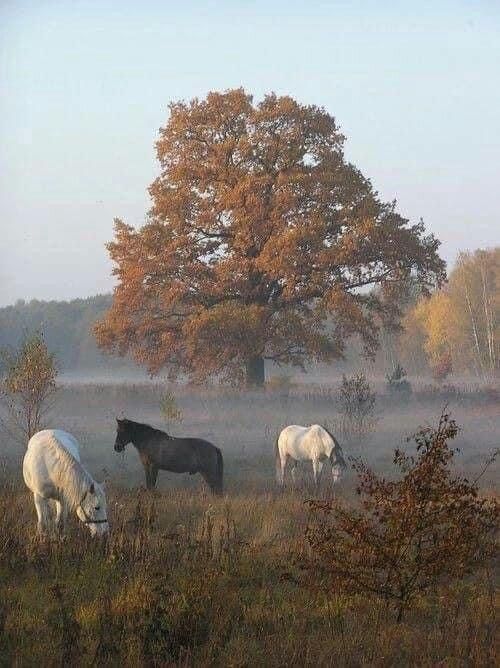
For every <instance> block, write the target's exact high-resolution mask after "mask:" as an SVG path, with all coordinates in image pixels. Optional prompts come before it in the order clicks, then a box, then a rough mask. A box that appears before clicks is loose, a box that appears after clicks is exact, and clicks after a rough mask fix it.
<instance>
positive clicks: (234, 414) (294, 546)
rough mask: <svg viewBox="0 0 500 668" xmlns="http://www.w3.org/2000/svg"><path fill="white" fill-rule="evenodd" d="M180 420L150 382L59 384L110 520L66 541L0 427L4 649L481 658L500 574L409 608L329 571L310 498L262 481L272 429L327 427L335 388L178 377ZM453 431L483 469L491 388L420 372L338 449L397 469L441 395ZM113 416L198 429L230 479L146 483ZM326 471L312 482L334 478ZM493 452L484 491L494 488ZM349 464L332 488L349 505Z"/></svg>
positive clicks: (105, 655) (105, 658)
mask: <svg viewBox="0 0 500 668" xmlns="http://www.w3.org/2000/svg"><path fill="white" fill-rule="evenodd" d="M172 389H173V391H174V393H175V397H176V401H177V406H178V408H179V409H180V411H181V412H182V422H178V423H175V424H172V425H168V424H166V422H165V419H164V418H163V417H162V415H161V412H160V408H159V406H160V400H161V397H162V394H163V392H164V388H162V386H160V385H156V384H153V383H141V384H133V383H127V384H116V385H113V384H102V385H96V384H85V383H82V384H76V383H75V384H71V385H66V386H63V387H62V388H61V389H60V390H59V393H58V396H57V404H56V408H55V410H54V413H53V415H52V418H51V420H50V426H54V427H57V428H62V429H65V430H67V431H69V432H71V433H72V434H74V435H75V436H76V438H77V439H78V440H79V441H80V443H81V455H82V461H83V462H84V464H85V465H86V466H87V467H88V468H89V470H90V471H91V472H92V474H93V475H94V477H95V478H96V479H98V480H100V479H102V478H103V477H104V476H105V477H106V478H107V479H108V483H107V496H108V515H109V520H110V523H111V535H110V537H109V539H108V540H107V541H106V542H98V541H93V540H91V538H90V536H88V535H87V533H86V532H85V530H84V529H83V528H82V527H81V526H79V525H78V524H79V523H77V522H76V521H75V520H74V519H73V520H72V521H70V523H69V530H68V533H67V536H66V537H65V539H64V540H63V541H55V540H54V541H51V542H45V543H40V542H39V541H38V539H37V537H36V532H35V527H36V521H35V510H34V506H33V501H32V496H31V495H30V494H29V493H28V491H27V490H26V488H25V487H24V484H23V481H22V473H21V462H22V457H23V447H22V446H21V445H20V444H15V443H12V442H10V441H9V439H8V437H7V436H6V435H3V436H2V446H1V451H0V456H1V467H2V468H1V474H0V475H1V491H0V633H1V635H0V642H1V649H0V665H6V666H7V665H14V666H31V665H33V666H35V665H53V666H61V665H65V666H67V665H84V666H87V665H88V666H90V665H127V666H129V665H130V666H136V665H151V666H155V665H185V666H191V665H214V666H217V665H221V666H222V665H224V666H259V665H269V666H285V665H287V666H290V665H292V666H319V665H321V666H330V665H332V666H344V665H345V666H363V665H376V666H395V665H398V666H400V665H423V666H435V665H441V666H469V665H470V666H489V665H491V666H493V665H495V663H496V657H495V651H494V648H495V619H494V613H495V607H496V600H495V590H494V580H495V573H493V572H491V571H490V570H479V571H478V572H476V573H474V574H472V575H471V576H470V577H468V578H467V579H465V580H463V581H460V582H459V583H458V584H457V583H455V584H452V585H449V586H446V587H442V588H440V589H439V590H436V591H432V592H430V593H428V594H426V595H422V596H420V597H418V599H417V600H416V602H415V605H414V606H413V607H412V609H411V610H409V611H408V613H407V615H406V616H405V617H404V619H403V621H402V622H400V623H396V621H395V616H394V613H393V610H392V609H391V606H387V605H385V603H383V602H381V601H380V600H378V599H376V598H372V597H371V596H369V595H367V594H364V595H360V594H352V593H346V592H344V591H342V590H341V589H339V588H335V587H332V586H331V584H330V582H329V580H328V578H326V577H324V576H323V575H322V574H321V572H319V571H317V570H315V569H314V568H313V567H312V566H311V563H312V562H311V548H310V547H309V545H308V543H307V541H306V539H305V535H304V533H305V530H306V527H307V525H308V523H309V522H310V521H311V517H310V514H309V510H308V507H307V505H306V503H305V501H306V500H307V499H309V498H311V497H312V496H313V495H314V491H313V489H312V486H311V475H310V471H309V470H308V469H307V470H304V472H303V475H302V477H301V480H300V484H299V486H298V488H297V489H292V487H291V483H290V481H289V482H288V485H287V487H286V489H285V491H284V492H280V491H278V490H277V488H276V485H275V480H274V441H275V439H276V436H277V434H278V432H279V430H280V429H281V428H282V427H284V426H285V425H287V424H293V423H296V424H311V423H315V422H318V423H321V424H328V425H329V427H330V428H331V429H332V430H333V431H335V429H336V427H337V425H338V419H339V416H338V409H337V405H336V400H335V396H336V388H333V387H328V386H316V385H310V386H305V385H300V386H291V387H288V386H284V387H280V386H278V387H275V388H273V389H267V390H263V391H260V392H258V391H255V392H245V391H240V390H235V389H232V388H221V387H208V388H193V387H184V386H182V387H181V386H179V387H175V386H173V387H172ZM445 406H446V410H448V411H450V412H451V414H452V415H453V417H454V418H455V419H456V420H457V422H458V424H459V425H460V426H461V427H462V430H461V432H460V434H459V436H458V438H457V439H456V441H455V443H454V445H456V447H458V448H460V453H459V454H458V456H457V459H456V467H457V469H458V470H459V472H461V473H463V474H465V475H466V476H469V477H470V478H474V477H475V476H477V475H479V474H480V472H481V470H482V468H483V465H484V462H485V461H486V459H487V458H488V455H489V454H490V453H491V451H492V450H493V449H494V448H495V446H498V434H499V433H500V411H499V400H498V393H497V392H496V391H495V390H492V389H487V388H476V387H469V388H467V387H463V388H461V389H459V390H456V391H453V390H450V389H448V390H447V389H441V390H439V389H436V388H434V389H432V388H429V387H427V388H423V387H422V388H420V389H419V388H415V391H414V393H413V395H412V396H411V397H409V398H407V399H405V400H399V399H396V398H389V397H388V396H385V395H384V394H383V393H382V392H380V393H379V395H378V398H377V403H376V407H375V415H376V418H377V420H376V424H375V427H374V430H373V431H372V432H371V433H367V434H366V435H365V436H363V437H362V438H361V439H357V438H351V439H344V440H343V441H342V445H343V448H344V454H345V455H346V456H347V457H349V456H361V457H362V458H363V459H364V460H365V461H367V462H368V463H369V464H370V465H371V466H373V467H374V469H375V470H376V471H377V472H379V473H380V472H385V473H387V475H388V476H390V475H391V472H392V470H393V469H392V454H393V450H394V449H395V448H397V447H404V448H406V447H409V448H412V447H413V445H412V444H411V443H409V444H407V443H406V437H407V436H408V435H411V434H412V433H413V432H415V431H416V430H417V429H418V427H419V426H420V425H424V424H435V423H436V422H437V420H438V419H439V415H440V414H441V412H442V410H443V409H444V408H445ZM116 417H128V418H131V419H134V420H138V421H142V422H147V423H150V424H152V425H154V426H157V427H158V428H160V429H164V430H166V431H168V432H171V433H173V434H176V435H191V436H199V437H201V438H205V439H208V440H210V441H212V442H213V443H215V444H216V445H218V446H219V447H220V448H221V449H222V452H223V455H224V465H225V494H224V496H223V497H222V498H216V497H213V496H211V495H210V494H209V493H208V492H207V489H206V488H205V486H204V483H203V481H202V480H201V478H200V477H199V476H198V475H194V476H189V475H187V474H186V475H175V474H168V473H165V472H160V474H159V481H158V489H157V490H156V491H153V492H151V491H146V490H145V489H144V474H143V471H142V467H141V464H140V461H139V458H138V456H137V452H136V451H135V449H134V447H133V446H132V445H128V446H127V448H126V450H125V453H124V454H123V455H119V454H117V453H115V452H114V451H113V443H114V438H115V431H116V423H115V418H116ZM328 473H329V472H327V471H326V470H325V471H324V472H323V480H322V488H321V492H320V494H321V496H323V497H329V496H331V494H332V489H331V485H330V478H329V475H328ZM497 480H498V465H497V464H496V463H495V464H494V465H493V466H492V467H490V468H489V469H488V470H487V471H486V473H485V474H484V475H483V476H482V478H481V491H482V492H483V493H485V494H488V495H497V494H498V486H497ZM355 487H356V476H355V474H354V472H353V471H352V470H349V472H348V473H347V474H346V476H345V477H344V478H343V479H342V480H341V481H340V483H339V484H338V485H337V486H336V487H335V494H336V495H337V497H340V498H342V499H344V500H345V501H346V502H347V503H349V504H355V503H356V494H355Z"/></svg>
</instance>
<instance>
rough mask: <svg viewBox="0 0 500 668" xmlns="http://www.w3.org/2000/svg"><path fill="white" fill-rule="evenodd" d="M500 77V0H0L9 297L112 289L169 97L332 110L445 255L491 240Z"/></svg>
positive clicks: (366, 166) (0, 154) (369, 167)
mask: <svg viewBox="0 0 500 668" xmlns="http://www.w3.org/2000/svg"><path fill="white" fill-rule="evenodd" d="M499 72H500V0H433V1H429V2H427V1H422V0H419V1H418V2H415V0H410V1H404V0H392V1H389V0H373V1H371V0H349V1H347V0H345V1H330V2H326V1H324V2H320V1H316V0H309V1H307V0H304V1H302V2H295V1H293V0H284V1H279V0H266V1H260V0H254V1H253V2H250V1H242V0H240V1H238V0H232V1H231V2H229V1H227V2H225V1H224V0H217V1H212V2H208V1H206V2H196V1H193V0H191V1H190V0H183V1H182V2H181V1H179V2H173V1H171V2H169V1H168V0H163V1H157V2H154V1H152V0H143V1H142V2H135V1H134V2H132V1H128V0H115V1H114V2H107V1H106V0H96V1H94V2H91V1H87V2H81V1H79V0H65V1H64V0H61V1H59V2H56V1H55V0H34V1H32V2H29V1H27V0H12V1H9V0H0V226H1V227H0V229H1V237H0V240H1V245H0V304H8V303H12V302H14V301H15V300H17V299H31V298H38V299H70V298H73V297H78V296H88V295H91V294H95V293H98V292H106V291H109V290H110V289H111V286H112V278H111V275H110V271H111V264H110V262H109V260H108V257H107V254H106V251H105V249H104V244H105V242H106V241H108V240H110V239H111V237H112V224H113V218H114V217H115V216H118V217H120V218H123V219H124V220H125V221H126V222H128V223H131V224H133V225H140V224H141V223H142V222H143V221H144V214H145V212H146V211H147V209H148V208H149V203H148V196H147V192H146V189H147V186H148V185H149V184H150V183H151V181H152V180H153V179H154V177H155V176H156V174H157V173H158V166H157V164H156V162H155V156H154V141H155V139H156V137H157V132H158V128H159V127H160V126H162V125H164V124H165V122H166V120H167V104H168V103H169V102H170V101H172V100H178V99H190V98H192V97H194V96H199V97H201V96H204V95H205V94H206V93H207V92H208V91H209V90H225V89H227V88H233V87H238V86H244V87H245V89H246V90H247V91H248V92H251V93H253V94H254V95H255V96H256V98H257V99H258V98H260V97H262V95H263V94H264V93H266V92H269V91H276V92H277V93H279V94H290V95H292V96H293V97H295V98H297V99H298V100H300V101H301V102H304V103H314V104H317V105H322V106H324V107H326V109H327V110H328V111H329V112H330V113H331V114H333V115H334V116H335V118H336V120H337V122H338V124H339V125H340V128H341V130H342V132H343V133H344V134H345V135H346V136H347V143H346V155H347V157H348V158H349V159H350V160H351V161H352V162H354V163H355V164H356V165H357V166H358V167H359V168H360V169H361V170H362V171H363V173H364V174H365V175H366V176H368V177H370V178H371V179H372V182H373V184H374V186H375V187H376V189H377V190H378V191H379V192H380V193H381V195H382V197H383V198H384V199H389V200H392V199H393V198H396V199H397V200H398V203H399V211H400V213H402V214H403V215H405V216H407V217H409V218H410V219H412V220H414V221H417V220H418V219H419V218H420V217H423V218H424V220H425V222H426V225H427V227H428V229H429V230H430V231H432V232H434V233H435V234H436V235H437V236H438V238H440V239H441V240H442V242H443V245H442V255H443V256H444V257H445V259H446V260H448V261H451V262H452V261H453V260H454V258H455V256H456V254H457V252H458V251H459V250H463V249H474V248H477V247H488V246H493V245H498V244H499V243H500V216H499V208H500V205H499V192H498V191H499V188H500V185H499V184H500V174H499V167H500V128H499V125H500V85H499Z"/></svg>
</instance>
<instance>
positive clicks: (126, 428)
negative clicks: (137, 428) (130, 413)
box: [114, 418, 132, 452]
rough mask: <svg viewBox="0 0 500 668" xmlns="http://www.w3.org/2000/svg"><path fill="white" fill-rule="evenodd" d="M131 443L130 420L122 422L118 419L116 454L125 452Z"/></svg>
mask: <svg viewBox="0 0 500 668" xmlns="http://www.w3.org/2000/svg"><path fill="white" fill-rule="evenodd" d="M131 441H132V438H131V429H130V420H126V419H124V420H120V419H119V418H116V439H115V445H114V449H115V452H123V451H124V450H125V446H126V445H127V444H128V443H130V442H131Z"/></svg>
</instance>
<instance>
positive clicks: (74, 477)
mask: <svg viewBox="0 0 500 668" xmlns="http://www.w3.org/2000/svg"><path fill="white" fill-rule="evenodd" d="M48 445H49V447H51V448H52V450H53V451H55V452H56V454H57V458H58V462H59V466H58V467H57V469H56V470H55V471H54V478H55V480H54V483H55V484H56V486H57V488H58V489H59V490H61V492H62V494H63V496H64V499H65V501H66V503H67V504H68V505H69V506H70V507H71V508H72V509H74V508H76V507H77V506H78V505H80V502H81V500H82V498H83V496H84V495H85V493H86V491H87V490H88V488H89V487H90V485H91V484H92V483H94V482H95V481H94V479H93V478H92V476H91V475H90V473H89V472H88V471H87V470H86V469H85V468H84V467H83V466H82V464H81V463H80V462H79V461H78V460H77V459H75V457H73V455H72V454H71V452H69V451H68V450H67V449H66V448H65V447H64V445H63V444H62V443H61V442H60V441H58V440H57V438H56V437H55V436H54V434H51V435H50V438H49V440H48Z"/></svg>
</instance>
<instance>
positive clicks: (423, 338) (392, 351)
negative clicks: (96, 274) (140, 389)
mask: <svg viewBox="0 0 500 668" xmlns="http://www.w3.org/2000/svg"><path fill="white" fill-rule="evenodd" d="M111 302H112V297H111V295H97V296H94V297H88V298H87V299H75V300H72V301H69V302H65V301H49V302H44V301H38V300H32V301H30V302H24V301H18V302H16V304H14V305H12V306H7V307H4V308H1V309H0V347H11V346H16V345H17V344H18V343H19V341H20V339H21V338H22V337H23V335H25V334H26V333H31V332H33V331H35V330H38V331H41V332H42V333H43V335H44V338H45V341H46V343H47V346H48V348H49V350H50V351H51V352H52V353H54V354H55V355H56V357H57V360H58V364H59V367H60V370H61V371H62V372H68V373H75V372H76V373H78V374H81V375H82V376H87V375H89V373H90V372H94V371H96V370H99V371H100V372H101V373H103V374H105V373H107V372H108V371H109V372H114V373H120V374H126V375H135V374H137V375H143V371H142V370H141V369H139V367H137V366H136V365H135V364H134V363H133V362H132V361H131V360H128V359H127V358H119V357H113V356H110V355H106V354H104V353H102V352H101V351H100V350H99V349H98V347H97V345H96V343H95V339H94V335H93V327H94V324H95V323H96V322H97V321H98V320H99V319H101V318H102V317H103V315H104V314H105V313H106V311H107V310H108V309H109V308H110V306H111ZM400 307H401V308H402V310H403V312H404V317H403V321H402V329H401V330H400V331H397V332H393V331H386V330H385V329H384V328H383V327H381V330H380V342H381V347H380V350H379V352H378V353H377V355H376V357H375V359H374V360H373V361H372V362H371V363H370V362H369V361H365V360H363V366H364V367H365V368H366V369H370V370H371V372H372V373H373V374H374V375H384V374H386V373H390V372H391V371H392V370H393V368H394V367H395V366H396V365H397V363H398V362H400V363H401V364H402V365H403V366H404V368H405V369H406V370H407V371H408V372H409V373H410V374H412V375H419V376H422V375H429V374H431V375H432V376H433V377H434V378H435V379H436V380H438V381H441V380H444V379H445V378H447V377H449V376H450V375H452V374H455V375H461V376H464V375H466V376H468V375H470V376H473V377H476V378H478V379H483V380H488V379H491V378H493V377H494V376H495V374H497V373H498V367H499V331H500V324H499V322H500V317H499V316H500V247H497V248H494V249H491V250H478V251H476V252H475V253H471V254H461V255H460V256H459V258H458V260H457V263H456V265H455V267H454V268H453V269H452V271H451V272H450V274H449V280H448V283H447V284H446V285H445V286H444V287H443V288H442V289H440V290H437V291H436V292H434V293H433V294H432V295H431V297H430V298H427V297H422V296H419V295H418V293H416V291H415V290H412V286H411V285H410V286H409V287H408V290H407V291H406V294H405V295H403V296H402V297H401V304H400ZM361 355H362V346H361V345H359V343H358V342H357V340H356V339H351V341H350V342H349V344H348V346H347V349H346V358H345V360H339V361H337V362H334V363H333V364H332V365H331V367H328V368H327V369H321V376H323V375H324V374H325V373H326V374H328V373H329V372H333V373H334V374H335V375H337V374H338V373H341V372H346V371H349V370H351V369H356V368H358V367H359V365H360V356H361ZM310 371H311V372H312V376H311V380H313V379H314V372H315V371H316V372H319V370H318V369H317V368H315V369H310ZM285 372H286V369H285V370H283V369H280V368H278V367H276V368H275V369H274V371H271V373H270V375H271V376H272V375H280V374H283V373H285Z"/></svg>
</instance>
